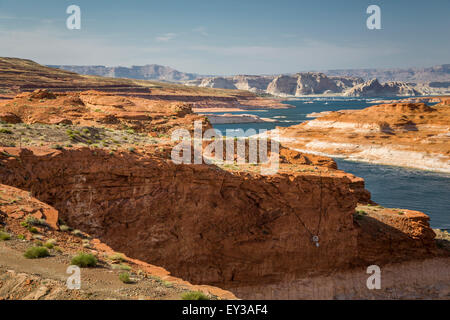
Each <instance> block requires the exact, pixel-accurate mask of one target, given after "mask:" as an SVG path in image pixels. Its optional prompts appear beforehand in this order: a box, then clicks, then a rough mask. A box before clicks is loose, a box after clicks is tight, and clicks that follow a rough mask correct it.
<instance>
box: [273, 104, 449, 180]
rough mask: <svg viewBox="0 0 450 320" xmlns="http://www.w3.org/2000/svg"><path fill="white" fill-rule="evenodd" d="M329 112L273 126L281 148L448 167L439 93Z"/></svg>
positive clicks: (443, 111) (444, 108) (446, 119)
mask: <svg viewBox="0 0 450 320" xmlns="http://www.w3.org/2000/svg"><path fill="white" fill-rule="evenodd" d="M440 99H441V100H442V102H441V103H440V104H437V105H435V106H433V107H429V106H427V105H426V104H424V103H394V104H381V105H377V106H372V107H368V108H365V109H362V110H341V111H336V112H330V113H327V114H324V115H323V116H320V117H318V118H317V119H315V120H312V121H307V122H304V123H301V124H299V125H295V126H292V127H288V128H279V129H280V136H281V137H282V138H284V139H283V141H284V142H283V143H284V144H285V145H286V146H287V147H291V148H295V149H299V150H303V151H304V152H320V153H322V154H327V155H334V156H344V157H346V158H349V159H355V160H363V161H368V162H374V163H380V164H388V165H399V166H408V167H414V168H420V169H427V170H435V171H442V172H450V108H449V107H448V105H447V102H446V99H445V98H440Z"/></svg>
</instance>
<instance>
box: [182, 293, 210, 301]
mask: <svg viewBox="0 0 450 320" xmlns="http://www.w3.org/2000/svg"><path fill="white" fill-rule="evenodd" d="M181 299H183V300H209V297H208V296H207V295H206V294H204V293H203V292H200V291H189V292H185V293H183V294H182V295H181Z"/></svg>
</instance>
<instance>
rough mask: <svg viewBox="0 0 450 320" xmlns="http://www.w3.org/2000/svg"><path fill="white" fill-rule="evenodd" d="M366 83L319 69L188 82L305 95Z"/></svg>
mask: <svg viewBox="0 0 450 320" xmlns="http://www.w3.org/2000/svg"><path fill="white" fill-rule="evenodd" d="M360 83H363V80H362V79H360V78H353V77H328V76H326V75H325V74H323V73H319V72H305V73H297V74H295V75H279V76H249V75H239V76H233V77H212V78H204V79H196V80H193V81H188V82H186V84H187V85H192V86H199V87H208V88H222V89H240V90H248V91H251V92H255V93H269V94H272V95H275V96H282V97H283V96H304V95H315V94H341V93H342V92H344V91H345V90H347V89H350V88H352V87H353V86H355V85H356V84H360Z"/></svg>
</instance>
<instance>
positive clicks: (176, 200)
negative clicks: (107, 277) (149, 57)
mask: <svg viewBox="0 0 450 320" xmlns="http://www.w3.org/2000/svg"><path fill="white" fill-rule="evenodd" d="M0 160H1V166H0V179H1V181H2V182H3V183H4V184H7V185H11V186H16V187H19V188H22V189H25V190H29V191H30V192H31V193H32V194H33V195H34V196H35V197H36V198H38V199H40V200H41V201H43V202H46V203H48V204H51V205H53V206H54V207H55V208H56V209H58V210H59V211H60V215H61V218H62V219H63V220H65V221H67V222H68V223H69V225H71V226H73V227H76V228H78V229H81V230H83V231H86V232H89V233H90V234H91V235H93V236H95V237H98V238H99V239H101V240H102V241H104V242H105V243H107V244H108V245H110V246H111V247H112V248H113V249H114V250H117V251H121V252H124V253H125V254H127V255H128V256H131V257H134V258H138V259H141V260H144V261H146V262H149V263H152V264H155V265H159V266H162V267H164V268H166V269H167V270H169V271H170V272H172V273H173V274H174V275H176V276H179V277H182V278H183V279H186V280H189V281H192V282H194V283H207V284H227V283H228V284H229V283H233V284H242V283H265V282H275V281H280V280H282V279H287V278H296V277H298V276H300V275H305V274H320V273H322V272H327V271H329V270H335V269H346V268H349V267H350V266H351V265H352V263H353V262H354V260H355V259H356V258H357V252H358V250H357V229H356V228H355V226H354V223H353V213H354V208H355V206H356V203H357V201H358V197H359V195H360V193H361V192H363V193H364V189H363V190H359V189H360V188H361V183H359V182H358V181H356V182H355V181H354V180H352V176H351V175H346V174H344V173H342V172H339V171H335V170H332V171H328V170H329V169H328V168H327V169H326V170H325V171H323V173H322V174H321V175H319V174H318V172H315V173H314V172H310V173H308V172H301V173H298V174H280V175H275V176H261V175H257V174H249V173H236V174H234V173H233V174H232V173H230V172H226V171H223V170H219V169H218V168H217V167H214V166H207V165H175V164H173V163H171V162H169V161H167V160H164V159H159V158H153V157H148V156H140V155H136V154H131V153H120V154H118V155H115V156H113V155H110V154H108V153H107V152H104V151H101V150H95V151H94V150H90V149H87V148H84V149H75V150H70V151H68V150H64V151H55V150H53V151H50V150H42V149H34V150H32V151H31V150H24V149H22V150H21V149H17V148H5V149H4V152H3V153H2V154H1V155H0ZM327 172H328V173H327ZM360 180H361V179H360ZM361 181H362V180H361ZM303 224H304V225H305V226H306V227H307V228H308V229H309V230H310V231H311V232H312V233H313V234H317V233H318V232H319V238H320V247H316V246H315V245H314V243H313V242H312V240H311V237H312V235H311V234H310V233H309V232H308V231H307V229H306V228H305V227H304V226H303ZM318 230H319V231H318ZM225 286H226V285H225Z"/></svg>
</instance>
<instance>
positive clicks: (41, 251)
mask: <svg viewBox="0 0 450 320" xmlns="http://www.w3.org/2000/svg"><path fill="white" fill-rule="evenodd" d="M49 255H50V254H49V253H48V250H47V248H44V247H31V248H28V249H27V251H25V253H24V257H25V258H27V259H38V258H44V257H48V256H49Z"/></svg>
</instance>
